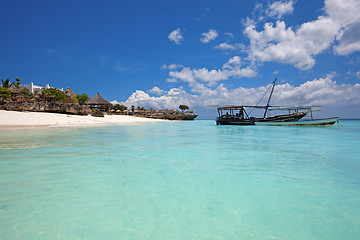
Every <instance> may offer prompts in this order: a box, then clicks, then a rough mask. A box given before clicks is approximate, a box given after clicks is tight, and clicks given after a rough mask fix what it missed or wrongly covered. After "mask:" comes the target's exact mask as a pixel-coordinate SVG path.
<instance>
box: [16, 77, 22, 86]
mask: <svg viewBox="0 0 360 240" xmlns="http://www.w3.org/2000/svg"><path fill="white" fill-rule="evenodd" d="M15 80H16V87H17V88H20V82H21V79H20V78H16V79H15Z"/></svg>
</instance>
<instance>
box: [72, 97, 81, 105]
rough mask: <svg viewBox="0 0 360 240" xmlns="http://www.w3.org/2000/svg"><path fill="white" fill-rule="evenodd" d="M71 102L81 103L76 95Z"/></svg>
mask: <svg viewBox="0 0 360 240" xmlns="http://www.w3.org/2000/svg"><path fill="white" fill-rule="evenodd" d="M71 103H74V104H76V103H79V101H78V99H77V98H76V97H73V98H71Z"/></svg>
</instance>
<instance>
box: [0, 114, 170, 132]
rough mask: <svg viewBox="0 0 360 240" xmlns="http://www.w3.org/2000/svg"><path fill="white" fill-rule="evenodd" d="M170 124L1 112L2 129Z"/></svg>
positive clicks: (126, 118)
mask: <svg viewBox="0 0 360 240" xmlns="http://www.w3.org/2000/svg"><path fill="white" fill-rule="evenodd" d="M157 122H168V120H161V119H151V118H139V117H132V116H122V115H105V117H103V118H102V117H92V116H79V115H67V114H58V113H45V112H14V111H5V110H0V128H2V129H4V128H5V129H7V128H14V127H15V128H21V127H25V128H26V127H45V126H46V127H86V126H101V125H126V124H146V123H157Z"/></svg>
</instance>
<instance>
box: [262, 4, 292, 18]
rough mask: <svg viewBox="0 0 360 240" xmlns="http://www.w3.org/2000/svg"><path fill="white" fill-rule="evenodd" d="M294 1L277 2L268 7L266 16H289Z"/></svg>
mask: <svg viewBox="0 0 360 240" xmlns="http://www.w3.org/2000/svg"><path fill="white" fill-rule="evenodd" d="M293 4H294V1H292V0H290V1H288V2H287V1H277V2H274V3H272V4H271V5H269V8H268V9H267V10H266V14H267V15H268V16H270V17H275V18H278V19H279V18H281V17H282V16H284V15H287V14H291V13H292V12H293V11H294V7H293Z"/></svg>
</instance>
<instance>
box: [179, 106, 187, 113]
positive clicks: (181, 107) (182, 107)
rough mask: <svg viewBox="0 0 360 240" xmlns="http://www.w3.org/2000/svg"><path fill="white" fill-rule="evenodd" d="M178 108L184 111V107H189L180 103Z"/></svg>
mask: <svg viewBox="0 0 360 240" xmlns="http://www.w3.org/2000/svg"><path fill="white" fill-rule="evenodd" d="M179 108H180V110H181V111H182V112H184V111H185V110H186V109H189V107H188V106H186V105H180V106H179Z"/></svg>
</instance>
